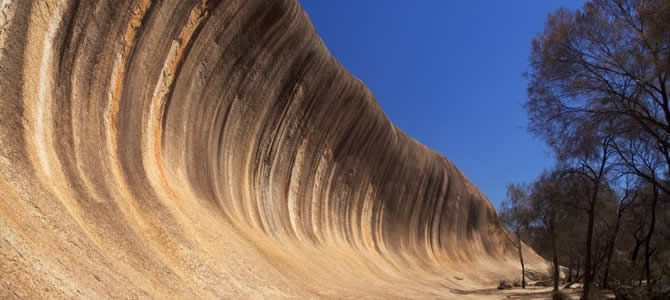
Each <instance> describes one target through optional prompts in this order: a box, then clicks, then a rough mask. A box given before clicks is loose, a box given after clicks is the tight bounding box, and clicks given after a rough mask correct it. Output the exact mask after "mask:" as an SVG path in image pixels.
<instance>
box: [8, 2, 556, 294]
mask: <svg viewBox="0 0 670 300" xmlns="http://www.w3.org/2000/svg"><path fill="white" fill-rule="evenodd" d="M343 21H345V17H343ZM408 101H409V100H408ZM408 105H409V104H408ZM454 142H456V141H454ZM0 191H1V195H0V198H1V200H0V273H2V276H1V277H0V298H5V297H7V298H21V297H26V298H44V297H49V298H88V299H94V298H145V297H152V298H158V299H166V298H233V299H238V298H255V297H266V298H288V297H297V298H306V297H317V298H321V297H325V298H327V297H351V298H360V297H369V298H391V297H412V298H436V297H447V298H448V297H450V295H452V296H453V297H455V298H458V299H461V298H463V297H464V296H463V295H462V294H453V293H452V291H453V290H467V289H474V288H482V287H489V286H490V287H495V285H496V284H497V283H498V281H499V280H500V279H502V278H505V277H506V276H507V277H513V276H514V275H516V274H517V273H516V270H517V269H518V266H517V258H516V253H515V252H514V250H513V249H511V248H509V247H508V246H506V245H505V243H504V242H503V241H504V237H503V234H504V230H503V229H502V227H501V225H500V222H499V221H498V217H497V215H496V213H495V210H494V208H493V207H492V206H491V204H490V202H489V201H488V200H487V199H486V197H484V195H482V193H481V192H480V191H479V190H478V189H477V188H476V187H475V186H474V185H473V184H471V183H470V182H469V181H468V179H467V178H466V177H465V176H464V175H463V174H462V173H461V172H460V171H458V169H456V167H454V165H453V164H452V163H451V162H449V161H448V160H447V159H445V158H444V157H443V156H442V155H440V154H438V153H436V152H434V151H432V150H430V149H429V148H427V147H425V146H423V145H422V144H420V143H418V142H417V141H415V140H414V139H412V138H411V137H409V136H407V135H406V134H405V133H403V132H402V131H401V130H399V129H397V128H396V127H394V126H393V125H392V123H391V122H390V121H389V119H388V118H387V117H386V115H385V114H384V112H383V111H382V110H381V108H380V107H379V105H378V104H377V102H376V100H375V99H374V96H373V95H372V93H371V92H370V91H369V90H368V89H367V88H366V87H365V86H364V85H363V83H361V82H360V81H359V80H357V79H356V78H354V77H353V76H352V75H351V74H349V73H348V72H347V71H346V70H345V69H344V68H343V67H342V66H341V65H340V64H339V63H338V62H337V61H336V60H335V59H334V58H333V57H332V56H331V55H330V54H329V52H328V50H327V49H326V47H325V46H324V44H323V42H322V41H321V40H320V38H319V37H318V36H317V34H316V32H315V30H314V29H313V27H312V25H311V23H310V21H309V18H308V17H307V15H306V14H305V13H304V12H303V10H302V9H301V7H300V6H299V4H298V3H297V2H296V1H260V0H254V1H247V0H232V1H216V0H209V1H208V0H203V1H199V0H198V1H182V0H165V1H157V0H136V1H119V0H101V1H76V0H61V1H59V0H46V1H38V0H34V1H31V0H1V1H0ZM528 256H529V257H528V258H527V261H529V264H530V265H531V266H532V265H533V264H535V265H536V266H538V268H543V267H544V262H543V261H542V260H541V259H539V258H538V257H537V256H535V254H534V253H533V252H532V250H528ZM455 277H458V278H459V280H456V279H453V278H455Z"/></svg>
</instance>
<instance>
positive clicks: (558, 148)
mask: <svg viewBox="0 0 670 300" xmlns="http://www.w3.org/2000/svg"><path fill="white" fill-rule="evenodd" d="M531 51H532V52H531V57H530V66H531V71H530V72H529V73H528V74H527V77H528V79H529V87H528V96H529V100H528V102H527V103H526V109H527V110H528V113H529V119H530V130H531V131H532V132H534V133H536V134H538V135H539V136H541V137H543V138H544V139H545V141H546V142H547V143H548V144H549V145H550V146H551V147H552V148H553V149H554V150H555V153H556V154H557V155H558V157H559V159H566V160H568V161H573V162H575V160H580V162H577V164H576V165H574V166H575V168H574V169H575V170H576V171H579V172H580V173H581V174H582V175H583V176H584V178H587V179H588V180H590V181H591V183H592V186H593V188H592V190H591V196H590V197H589V199H588V200H587V201H586V202H587V207H586V211H587V213H588V215H589V220H588V226H587V234H586V235H587V238H586V253H585V257H584V260H585V261H584V264H585V266H584V271H585V272H584V295H583V297H584V298H585V299H588V297H589V292H590V287H591V283H592V279H593V275H594V274H593V270H592V268H593V261H592V259H593V257H592V251H593V249H592V248H593V244H592V243H593V228H594V215H595V210H596V207H595V203H596V199H597V198H598V193H599V191H600V188H601V184H602V183H603V180H604V179H605V177H606V175H607V174H606V173H607V172H606V170H607V163H608V162H609V161H611V157H612V156H613V155H612V154H614V155H616V156H618V157H619V159H620V161H621V162H623V164H624V165H625V166H626V167H627V168H628V169H629V170H630V172H632V173H634V174H636V175H637V176H639V177H641V178H644V179H645V180H647V181H649V182H651V183H652V184H653V185H654V186H655V187H656V188H657V189H659V190H661V191H663V192H664V193H668V192H670V186H668V185H667V184H666V181H667V180H666V176H667V174H668V170H669V169H668V167H669V166H670V95H669V93H668V91H669V90H670V87H669V86H668V81H669V80H668V77H670V2H669V1H655V0H593V1H590V2H587V3H586V4H585V5H584V7H583V8H582V9H580V10H576V11H568V10H565V9H560V10H558V11H556V12H554V13H552V14H550V15H549V17H548V19H547V23H546V25H545V30H544V32H543V33H542V34H540V35H538V37H536V38H535V39H534V40H533V42H532V50H531ZM631 138H633V140H635V141H637V142H639V143H644V144H646V145H647V148H648V149H650V150H653V151H654V152H655V153H656V154H657V155H658V157H661V158H663V160H664V166H663V167H664V171H665V172H662V173H656V174H653V173H650V172H649V171H648V168H645V166H644V161H643V160H640V159H639V157H636V156H634V155H633V156H631V155H630V152H631V151H629V150H635V148H630V147H625V146H627V145H628V144H626V143H625V142H627V141H629V140H630V139H631ZM594 145H595V147H594ZM594 149H595V150H596V151H594ZM598 160H600V163H599V162H598ZM647 240H648V239H647Z"/></svg>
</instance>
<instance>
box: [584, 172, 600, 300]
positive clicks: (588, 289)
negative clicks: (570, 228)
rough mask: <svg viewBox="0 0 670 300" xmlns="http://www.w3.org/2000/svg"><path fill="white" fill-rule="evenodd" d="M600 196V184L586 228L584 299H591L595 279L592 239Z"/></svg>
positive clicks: (591, 205) (596, 188)
mask: <svg viewBox="0 0 670 300" xmlns="http://www.w3.org/2000/svg"><path fill="white" fill-rule="evenodd" d="M597 197H598V185H596V187H595V191H594V192H593V196H592V198H591V203H590V207H589V211H588V213H589V222H588V227H587V228H586V255H585V257H584V291H583V294H582V299H584V300H588V299H589V295H590V294H589V293H590V292H591V282H592V281H593V272H591V268H592V266H591V264H592V262H591V251H592V249H591V247H592V241H593V225H594V224H593V223H594V219H595V206H596V199H597Z"/></svg>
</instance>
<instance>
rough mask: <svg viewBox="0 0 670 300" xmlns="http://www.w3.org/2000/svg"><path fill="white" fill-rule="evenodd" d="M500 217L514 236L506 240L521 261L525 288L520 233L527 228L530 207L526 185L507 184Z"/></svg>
mask: <svg viewBox="0 0 670 300" xmlns="http://www.w3.org/2000/svg"><path fill="white" fill-rule="evenodd" d="M500 217H501V219H502V221H503V223H505V226H507V228H508V229H509V230H510V231H512V233H513V234H514V236H509V235H507V237H508V241H509V242H510V243H511V244H512V245H513V246H514V247H515V248H516V249H517V251H518V253H519V262H520V263H521V287H522V288H524V289H525V288H526V268H525V265H524V263H523V241H522V235H523V234H524V232H525V230H526V229H527V228H528V222H529V217H530V207H529V205H528V187H527V186H524V185H521V184H509V185H507V198H506V199H505V200H503V202H502V211H501V213H500Z"/></svg>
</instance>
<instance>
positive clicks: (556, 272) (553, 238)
mask: <svg viewBox="0 0 670 300" xmlns="http://www.w3.org/2000/svg"><path fill="white" fill-rule="evenodd" d="M551 248H552V252H553V253H554V255H553V256H554V257H553V258H554V259H553V264H554V274H553V275H554V292H558V280H559V276H560V267H559V266H558V250H557V247H556V235H555V234H554V232H553V230H552V232H551Z"/></svg>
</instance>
